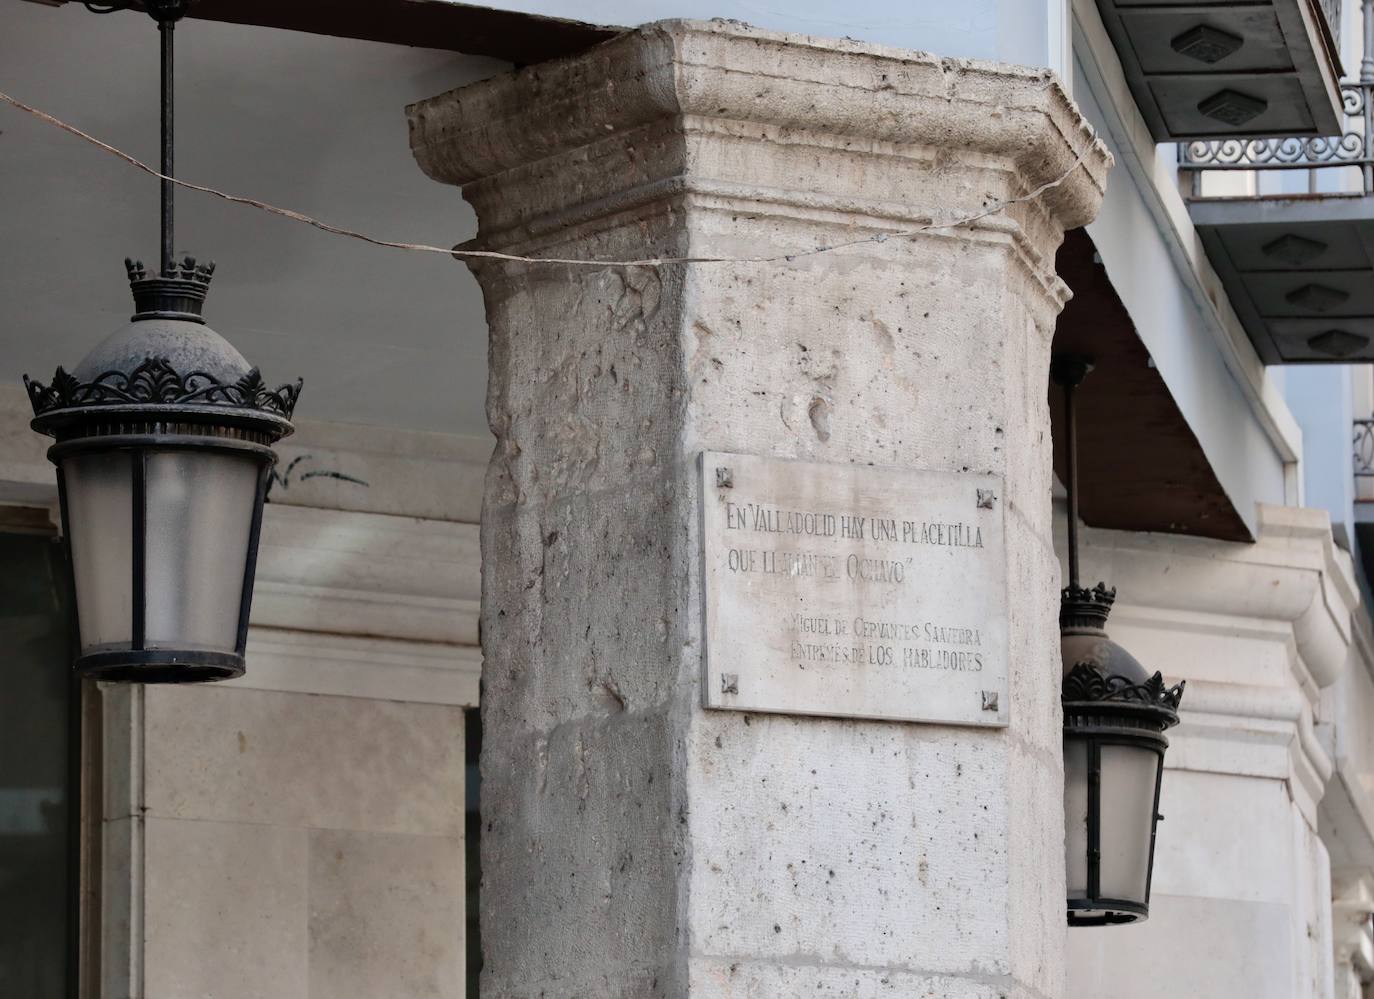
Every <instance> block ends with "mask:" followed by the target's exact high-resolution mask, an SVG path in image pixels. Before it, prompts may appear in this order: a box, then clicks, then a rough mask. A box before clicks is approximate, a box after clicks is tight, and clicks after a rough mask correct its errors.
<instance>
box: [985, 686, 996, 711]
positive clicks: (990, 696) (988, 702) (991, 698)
mask: <svg viewBox="0 0 1374 999" xmlns="http://www.w3.org/2000/svg"><path fill="white" fill-rule="evenodd" d="M983 710H984V711H996V710H997V691H995V690H985V691H983Z"/></svg>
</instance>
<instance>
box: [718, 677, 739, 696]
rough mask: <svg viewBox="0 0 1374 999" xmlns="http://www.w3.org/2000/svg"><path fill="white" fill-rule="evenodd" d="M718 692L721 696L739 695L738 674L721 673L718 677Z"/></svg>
mask: <svg viewBox="0 0 1374 999" xmlns="http://www.w3.org/2000/svg"><path fill="white" fill-rule="evenodd" d="M720 692H721V693H722V694H738V693H739V674H738V673H722V674H721V675H720Z"/></svg>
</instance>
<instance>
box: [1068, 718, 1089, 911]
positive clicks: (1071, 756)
mask: <svg viewBox="0 0 1374 999" xmlns="http://www.w3.org/2000/svg"><path fill="white" fill-rule="evenodd" d="M1064 820H1065V824H1064V846H1065V850H1066V855H1065V861H1066V867H1067V874H1068V889H1069V891H1068V897H1069V898H1086V897H1087V894H1088V744H1087V743H1086V742H1084V741H1083V740H1082V739H1069V740H1066V741H1065V743H1064Z"/></svg>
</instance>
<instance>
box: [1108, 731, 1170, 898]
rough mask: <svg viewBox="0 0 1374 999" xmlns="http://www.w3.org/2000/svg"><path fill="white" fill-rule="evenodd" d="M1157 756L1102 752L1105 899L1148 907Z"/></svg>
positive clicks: (1126, 750)
mask: <svg viewBox="0 0 1374 999" xmlns="http://www.w3.org/2000/svg"><path fill="white" fill-rule="evenodd" d="M1158 773H1159V754H1158V753H1155V752H1152V751H1151V750H1148V749H1142V748H1137V747H1135V746H1112V745H1104V746H1103V747H1102V895H1103V897H1104V898H1124V899H1130V900H1132V901H1136V902H1144V901H1145V881H1146V879H1147V878H1148V876H1149V873H1150V830H1151V829H1152V828H1153V827H1154V809H1155V782H1156V780H1157V777H1158Z"/></svg>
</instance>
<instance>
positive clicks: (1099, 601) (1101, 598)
mask: <svg viewBox="0 0 1374 999" xmlns="http://www.w3.org/2000/svg"><path fill="white" fill-rule="evenodd" d="M1115 602H1116V587H1108V586H1107V584H1106V583H1098V584H1097V585H1096V586H1094V587H1092V588H1091V589H1090V588H1088V587H1086V586H1079V585H1077V584H1076V583H1070V584H1069V585H1068V586H1066V587H1064V589H1063V590H1062V591H1061V592H1060V599H1059V628H1060V630H1065V629H1070V628H1074V629H1078V628H1092V629H1099V630H1100V629H1105V628H1106V627H1107V615H1108V614H1110V613H1111V610H1112V604H1114V603H1115Z"/></svg>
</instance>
